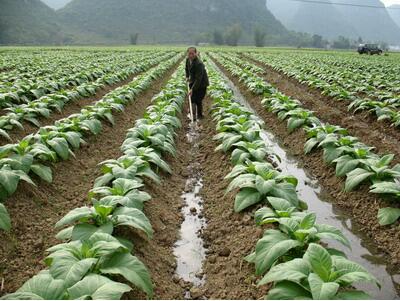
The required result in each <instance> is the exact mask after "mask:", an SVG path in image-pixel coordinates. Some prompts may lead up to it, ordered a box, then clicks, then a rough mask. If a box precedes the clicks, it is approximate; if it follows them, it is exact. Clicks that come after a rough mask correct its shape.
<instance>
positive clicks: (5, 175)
mask: <svg viewBox="0 0 400 301" xmlns="http://www.w3.org/2000/svg"><path fill="white" fill-rule="evenodd" d="M180 58H181V54H178V55H176V56H174V57H173V58H171V59H169V60H167V61H165V62H163V63H162V64H160V65H158V66H157V67H154V68H152V69H150V70H149V71H147V72H146V73H144V74H142V75H139V76H138V77H136V78H135V79H134V80H133V81H132V82H131V83H129V84H127V85H125V86H122V87H119V88H117V89H115V90H113V91H111V92H110V93H108V94H107V95H105V96H104V97H103V98H102V99H101V100H99V101H97V102H96V103H95V104H93V105H89V106H86V107H84V108H83V109H82V110H81V112H80V113H77V114H73V115H71V116H69V117H67V118H64V119H61V120H58V121H56V123H55V124H54V125H53V126H45V127H42V128H40V129H39V131H38V132H37V133H36V134H31V135H28V136H27V137H25V138H23V139H22V140H21V141H20V142H18V143H15V144H8V145H4V146H1V147H0V158H1V159H0V179H1V181H0V200H5V199H6V198H7V197H9V196H11V195H12V194H14V193H15V191H16V190H17V187H18V183H19V182H20V181H21V180H22V181H26V182H28V183H30V184H32V185H35V184H34V182H33V181H32V179H31V177H30V174H31V173H33V174H36V175H37V176H39V177H40V178H41V179H42V180H44V181H47V182H52V172H51V169H50V167H48V166H46V165H45V164H44V162H57V161H59V160H67V159H68V158H69V157H70V155H74V154H73V150H76V149H78V148H79V147H80V145H81V144H82V143H84V141H83V139H82V138H83V136H84V135H85V134H86V135H87V134H94V135H97V134H99V133H100V132H101V130H102V123H101V121H102V120H105V121H108V122H109V123H111V124H112V125H113V124H114V118H113V113H114V111H123V110H124V108H125V106H126V105H128V104H129V103H130V102H132V101H134V100H135V99H136V97H137V96H138V94H139V93H141V92H142V91H144V90H145V89H147V88H148V87H150V86H151V84H152V83H153V81H154V80H155V79H156V78H159V77H161V76H162V75H163V74H164V73H165V72H166V71H167V70H168V69H170V68H171V67H172V66H173V65H174V64H175V63H176V62H177V61H178V60H179V59H180ZM0 229H5V230H8V229H10V218H9V216H8V214H7V211H6V208H5V206H4V205H2V204H0Z"/></svg>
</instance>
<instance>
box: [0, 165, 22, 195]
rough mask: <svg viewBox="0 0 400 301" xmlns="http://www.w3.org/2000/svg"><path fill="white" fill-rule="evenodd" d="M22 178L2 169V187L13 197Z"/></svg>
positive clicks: (0, 170) (0, 178) (0, 175)
mask: <svg viewBox="0 0 400 301" xmlns="http://www.w3.org/2000/svg"><path fill="white" fill-rule="evenodd" d="M19 180H20V177H19V176H18V175H17V174H16V173H15V172H14V171H12V170H7V169H0V183H1V184H0V185H1V186H2V187H3V188H4V189H5V190H6V191H7V194H8V195H12V194H13V193H14V192H15V191H16V190H17V187H18V182H19Z"/></svg>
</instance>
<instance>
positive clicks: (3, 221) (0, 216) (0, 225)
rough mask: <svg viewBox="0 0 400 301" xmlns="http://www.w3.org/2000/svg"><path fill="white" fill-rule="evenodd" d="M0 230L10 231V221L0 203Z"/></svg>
mask: <svg viewBox="0 0 400 301" xmlns="http://www.w3.org/2000/svg"><path fill="white" fill-rule="evenodd" d="M0 229H2V230H5V231H10V229H11V219H10V215H9V214H8V212H7V209H6V207H5V206H4V205H3V204H1V203H0Z"/></svg>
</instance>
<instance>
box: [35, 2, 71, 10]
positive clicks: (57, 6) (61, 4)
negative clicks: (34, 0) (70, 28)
mask: <svg viewBox="0 0 400 301" xmlns="http://www.w3.org/2000/svg"><path fill="white" fill-rule="evenodd" d="M42 2H44V3H45V4H46V5H47V6H49V7H51V8H53V9H60V8H63V7H64V6H65V5H67V3H69V2H71V0H42Z"/></svg>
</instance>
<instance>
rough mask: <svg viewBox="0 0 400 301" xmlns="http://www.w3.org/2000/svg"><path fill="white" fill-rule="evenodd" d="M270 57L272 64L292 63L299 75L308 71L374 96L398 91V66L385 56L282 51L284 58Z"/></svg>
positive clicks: (387, 95)
mask: <svg viewBox="0 0 400 301" xmlns="http://www.w3.org/2000/svg"><path fill="white" fill-rule="evenodd" d="M271 59H272V61H273V62H274V63H279V62H281V63H283V65H284V66H285V68H286V67H289V66H293V67H295V68H296V70H297V71H299V72H301V73H303V74H307V73H308V72H311V74H312V75H313V76H316V77H317V78H320V79H323V80H325V81H326V82H329V83H332V84H337V85H340V86H341V87H343V88H346V89H347V90H348V91H351V92H355V93H360V92H361V93H364V94H366V95H368V96H371V97H374V98H377V99H380V98H381V97H382V96H383V97H385V96H386V97H390V96H392V97H396V96H397V98H398V92H400V89H399V83H400V82H399V79H398V77H397V76H396V74H397V73H398V72H399V71H400V68H399V67H398V66H397V64H393V61H391V60H385V58H380V59H379V60H373V59H370V58H368V59H367V60H366V59H364V58H358V57H354V56H344V55H326V54H322V55H321V54H318V53H312V54H309V53H301V54H298V53H290V54H287V55H286V54H285V56H284V57H283V56H282V55H279V54H277V55H272V56H271ZM296 64H297V65H296ZM313 65H314V67H312V66H313ZM315 66H318V67H315ZM292 70H293V71H294V69H292Z"/></svg>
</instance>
